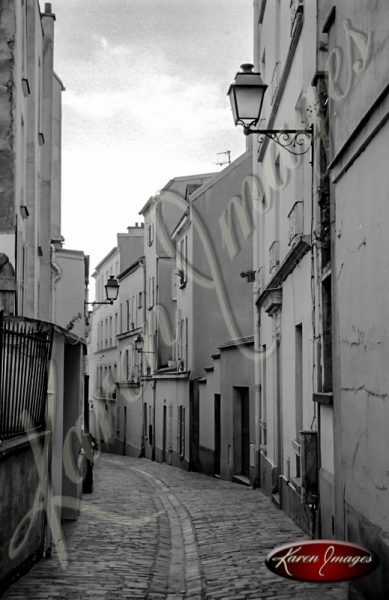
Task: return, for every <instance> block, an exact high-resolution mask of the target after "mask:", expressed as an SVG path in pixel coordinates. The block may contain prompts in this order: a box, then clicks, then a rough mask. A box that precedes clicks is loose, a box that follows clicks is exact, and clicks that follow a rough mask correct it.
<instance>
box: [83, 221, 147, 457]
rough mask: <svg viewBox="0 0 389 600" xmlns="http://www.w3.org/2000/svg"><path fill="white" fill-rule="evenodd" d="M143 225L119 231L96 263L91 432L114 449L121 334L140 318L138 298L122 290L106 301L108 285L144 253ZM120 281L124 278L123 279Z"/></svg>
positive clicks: (89, 360) (91, 341) (90, 349)
mask: <svg viewBox="0 0 389 600" xmlns="http://www.w3.org/2000/svg"><path fill="white" fill-rule="evenodd" d="M143 234H144V230H143V226H138V224H136V226H135V227H128V231H127V233H118V234H117V241H118V244H117V246H115V248H113V249H112V250H111V251H110V252H109V253H108V254H107V255H106V256H105V257H104V258H103V260H101V261H100V262H99V264H98V265H97V266H96V269H95V271H94V273H93V275H92V276H93V277H94V278H95V280H96V294H95V300H96V302H97V304H96V305H95V306H94V307H93V312H91V313H90V326H91V331H90V336H89V340H88V357H87V364H88V374H89V406H90V409H91V432H92V433H93V435H94V436H95V437H96V438H97V440H98V442H99V443H100V445H101V447H102V449H104V450H106V451H110V452H114V451H115V449H116V435H117V428H119V431H120V423H119V418H120V415H118V414H117V403H116V400H117V398H116V391H117V390H116V383H117V382H118V381H119V378H120V377H121V374H120V371H119V365H120V354H119V345H118V335H120V334H122V333H123V332H126V331H128V330H130V329H131V324H132V322H134V319H135V321H136V320H137V315H136V312H134V311H135V307H136V306H137V304H136V302H137V301H138V302H139V298H138V299H137V300H136V299H135V298H133V297H132V296H129V295H127V294H126V292H125V288H124V289H122V290H120V288H119V297H118V299H117V300H116V301H115V302H114V303H113V304H112V305H111V304H99V303H100V302H103V303H104V302H106V294H105V285H106V283H107V281H108V278H109V277H110V276H111V275H113V276H114V277H115V278H117V279H119V276H120V273H122V272H123V271H125V270H126V269H127V268H128V267H129V266H130V265H131V264H132V263H133V262H134V261H135V260H137V259H139V257H140V256H142V254H143ZM119 281H120V279H119Z"/></svg>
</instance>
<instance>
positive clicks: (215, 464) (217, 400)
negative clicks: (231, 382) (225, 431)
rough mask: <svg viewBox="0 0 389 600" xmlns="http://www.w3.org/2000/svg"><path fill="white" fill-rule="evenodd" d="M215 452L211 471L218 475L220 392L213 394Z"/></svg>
mask: <svg viewBox="0 0 389 600" xmlns="http://www.w3.org/2000/svg"><path fill="white" fill-rule="evenodd" d="M214 417H215V418H214V423H215V453H214V461H213V472H214V474H215V475H220V394H215V415H214Z"/></svg>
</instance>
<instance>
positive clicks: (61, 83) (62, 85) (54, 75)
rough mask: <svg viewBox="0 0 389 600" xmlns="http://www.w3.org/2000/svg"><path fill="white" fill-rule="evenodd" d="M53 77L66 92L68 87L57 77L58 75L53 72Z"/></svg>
mask: <svg viewBox="0 0 389 600" xmlns="http://www.w3.org/2000/svg"><path fill="white" fill-rule="evenodd" d="M53 77H55V79H56V80H57V81H58V83H59V84H60V86H61V88H62V92H65V91H66V87H65V86H64V84H63V81H62V79H61V78H60V77H59V76H58V75H57V73H56V72H55V71H53Z"/></svg>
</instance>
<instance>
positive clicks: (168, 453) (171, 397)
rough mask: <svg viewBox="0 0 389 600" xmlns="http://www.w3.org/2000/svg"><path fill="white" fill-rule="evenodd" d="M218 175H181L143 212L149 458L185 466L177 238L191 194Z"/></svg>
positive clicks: (185, 383) (185, 377) (185, 379)
mask: <svg viewBox="0 0 389 600" xmlns="http://www.w3.org/2000/svg"><path fill="white" fill-rule="evenodd" d="M212 175H213V174H203V175H191V176H182V177H175V178H174V179H172V180H170V181H169V182H168V183H167V184H166V185H165V186H164V187H163V188H162V189H161V191H160V193H159V194H158V195H156V196H155V197H152V198H150V199H149V200H148V202H147V203H146V204H145V206H144V207H143V208H142V210H141V211H140V214H141V215H143V216H144V220H145V247H144V256H145V270H146V322H145V335H144V357H143V372H142V376H143V380H142V381H143V431H144V448H145V456H146V457H147V458H153V459H157V460H159V461H166V462H168V463H169V464H175V465H178V466H183V467H184V468H188V467H189V464H190V460H191V459H190V444H189V372H188V370H187V365H188V363H187V353H188V333H187V329H186V328H185V327H186V326H185V324H184V325H182V323H180V324H179V327H181V330H180V331H178V330H177V329H176V318H177V317H176V289H177V286H178V285H179V283H178V282H179V279H178V275H177V268H178V267H177V264H176V247H175V243H174V241H173V240H172V237H171V236H172V232H173V230H174V229H175V227H176V226H177V223H178V222H179V221H180V219H181V218H182V217H183V215H184V213H186V211H187V210H189V198H190V194H191V193H192V192H193V191H194V190H195V189H197V188H199V187H200V186H201V185H202V184H204V183H205V182H207V181H208V180H210V178H211V177H212ZM184 252H185V250H184ZM178 339H179V340H180V341H179V343H178V345H177V343H176V340H178Z"/></svg>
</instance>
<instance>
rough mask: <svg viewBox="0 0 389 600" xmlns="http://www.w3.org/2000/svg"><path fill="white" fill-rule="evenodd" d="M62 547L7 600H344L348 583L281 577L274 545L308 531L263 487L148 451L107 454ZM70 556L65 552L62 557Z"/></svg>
mask: <svg viewBox="0 0 389 600" xmlns="http://www.w3.org/2000/svg"><path fill="white" fill-rule="evenodd" d="M64 534H65V537H66V547H67V555H68V564H67V567H66V568H65V569H63V568H62V566H61V564H60V561H59V557H58V552H57V551H55V550H54V551H53V554H52V556H51V558H47V559H44V560H42V561H41V562H40V563H39V564H37V565H36V566H35V567H34V568H33V569H32V570H31V571H30V572H29V573H28V574H27V575H26V576H25V577H23V578H22V579H20V580H19V581H18V582H17V583H15V584H14V585H13V586H12V587H11V588H10V589H9V590H8V592H7V593H6V594H5V598H6V599H7V600H22V599H25V598H28V599H31V600H32V599H36V600H38V599H39V600H40V599H42V600H43V599H50V600H51V599H53V598H61V599H65V600H70V599H72V600H73V599H74V600H79V599H83V600H87V599H88V598H93V599H101V600H114V599H115V600H116V599H117V600H119V599H120V600H122V599H128V600H136V599H141V598H143V599H147V600H165V599H166V600H178V599H184V598H185V599H186V598H188V599H191V600H200V599H207V600H217V599H218V600H223V599H226V600H227V599H233V600H241V599H242V600H243V599H244V598H252V599H257V600H258V599H262V598H272V599H275V598H276V599H284V600H291V599H293V598H298V599H299V600H308V599H309V600H315V599H319V598H320V600H343V599H345V598H346V596H347V591H346V590H347V587H346V584H338V585H334V584H321V585H319V584H317V585H312V584H307V583H301V582H297V581H292V580H287V579H283V578H281V577H278V576H276V575H274V574H273V573H271V572H270V571H269V570H268V569H267V567H266V566H265V562H264V561H265V557H266V555H267V553H268V552H269V551H270V550H271V549H273V548H274V547H276V546H277V545H281V544H284V543H287V542H292V541H294V540H296V539H299V538H301V539H302V538H303V537H304V535H303V534H302V532H301V530H300V529H299V528H298V527H297V526H296V525H295V524H294V523H293V521H291V520H290V519H289V518H288V517H287V516H286V515H285V513H283V512H282V511H280V510H278V509H277V508H276V507H275V506H274V505H273V504H272V503H271V502H270V500H269V499H268V498H267V497H266V496H264V495H263V494H262V493H261V492H260V491H257V490H253V489H251V488H248V487H244V486H242V485H238V484H233V483H229V482H226V481H222V480H220V479H216V478H211V477H207V476H205V475H200V474H197V473H187V472H185V471H183V470H181V469H177V468H174V467H170V466H168V465H164V464H158V463H154V462H151V461H149V460H146V459H134V458H129V457H123V456H118V455H111V454H102V455H100V456H99V457H98V458H97V460H96V464H95V485H94V492H93V494H91V495H84V497H83V501H82V505H81V515H80V518H79V520H78V521H77V522H73V523H67V524H65V526H64ZM62 560H63V556H62Z"/></svg>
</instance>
